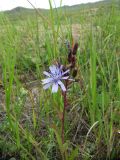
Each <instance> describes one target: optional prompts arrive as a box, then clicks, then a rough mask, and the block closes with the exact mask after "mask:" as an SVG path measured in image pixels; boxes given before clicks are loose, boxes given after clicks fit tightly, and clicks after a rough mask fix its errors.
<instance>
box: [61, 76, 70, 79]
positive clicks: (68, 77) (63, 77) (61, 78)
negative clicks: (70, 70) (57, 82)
mask: <svg viewBox="0 0 120 160" xmlns="http://www.w3.org/2000/svg"><path fill="white" fill-rule="evenodd" d="M68 78H69V76H66V77H62V78H61V79H68Z"/></svg>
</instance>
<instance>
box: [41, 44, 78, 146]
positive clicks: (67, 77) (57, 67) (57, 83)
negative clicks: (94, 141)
mask: <svg viewBox="0 0 120 160" xmlns="http://www.w3.org/2000/svg"><path fill="white" fill-rule="evenodd" d="M66 47H67V49H68V58H67V61H68V64H67V65H66V66H65V65H62V64H60V63H59V62H57V63H56V64H53V65H51V66H50V67H49V71H44V72H43V74H44V75H45V76H46V78H45V79H43V80H42V84H43V89H44V90H46V89H48V88H50V87H51V86H52V93H56V92H57V91H58V88H59V87H60V88H61V91H62V92H61V94H62V96H63V102H64V107H63V111H62V118H61V139H62V144H64V122H65V112H66V108H67V104H68V103H67V102H68V101H67V92H68V87H69V85H70V84H71V83H72V82H75V79H74V78H75V77H76V75H77V68H76V53H77V49H78V43H75V44H74V45H73V47H71V46H70V44H69V42H67V43H66Z"/></svg>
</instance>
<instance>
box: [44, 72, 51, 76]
mask: <svg viewBox="0 0 120 160" xmlns="http://www.w3.org/2000/svg"><path fill="white" fill-rule="evenodd" d="M43 74H44V75H46V76H48V77H50V76H51V74H50V73H49V72H46V71H44V72H43Z"/></svg>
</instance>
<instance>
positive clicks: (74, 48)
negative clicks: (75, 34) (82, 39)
mask: <svg viewBox="0 0 120 160" xmlns="http://www.w3.org/2000/svg"><path fill="white" fill-rule="evenodd" d="M77 49H78V43H75V45H74V46H73V51H72V54H73V55H76V53H77Z"/></svg>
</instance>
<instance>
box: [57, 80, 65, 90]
mask: <svg viewBox="0 0 120 160" xmlns="http://www.w3.org/2000/svg"><path fill="white" fill-rule="evenodd" d="M58 84H59V85H60V87H61V89H62V90H63V91H64V92H65V91H66V88H65V86H64V84H63V83H62V82H61V81H58Z"/></svg>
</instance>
